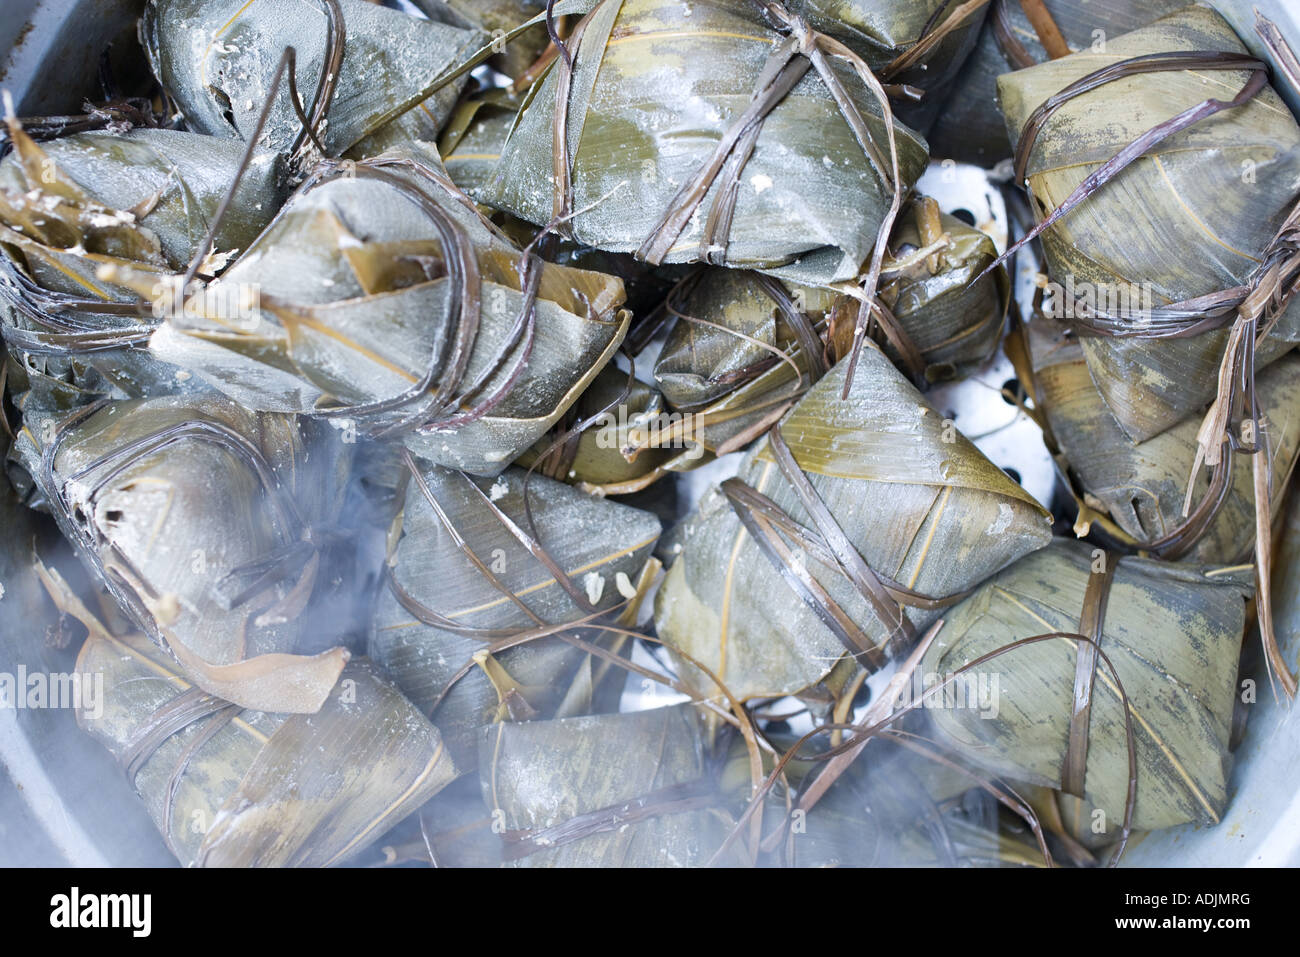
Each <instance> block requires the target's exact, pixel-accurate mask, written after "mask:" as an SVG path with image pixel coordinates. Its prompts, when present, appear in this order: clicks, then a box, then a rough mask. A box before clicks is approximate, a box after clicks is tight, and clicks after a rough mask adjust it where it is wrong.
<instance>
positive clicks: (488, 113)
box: [438, 90, 519, 200]
mask: <svg viewBox="0 0 1300 957" xmlns="http://www.w3.org/2000/svg"><path fill="white" fill-rule="evenodd" d="M518 115H519V102H518V100H517V98H515V97H512V96H510V95H509V94H508V93H507V92H506V91H504V90H488V91H486V92H483V93H477V94H475V95H473V96H469V97H466V98H465V99H463V100H461V101H460V102H459V103H457V104H456V109H455V110H454V111H453V112H452V114H451V118H450V119H449V120H448V121H447V126H446V128H445V129H444V130H443V131H442V136H441V137H440V138H439V139H438V152H439V153H440V154H442V162H443V164H444V165H445V166H446V168H447V174H448V175H449V176H450V177H451V180H452V182H453V183H455V184H456V185H457V186H459V187H460V188H461V189H463V190H464V191H465V194H466V195H467V196H469V197H470V198H471V199H474V200H477V199H478V198H479V197H480V196H481V195H482V194H483V190H484V189H485V188H486V187H487V185H488V183H490V182H491V180H492V176H493V174H494V173H495V172H496V168H497V162H498V161H499V160H500V159H501V147H502V146H504V145H505V142H506V137H507V136H509V135H510V127H511V126H513V125H514V121H515V117H516V116H518Z"/></svg>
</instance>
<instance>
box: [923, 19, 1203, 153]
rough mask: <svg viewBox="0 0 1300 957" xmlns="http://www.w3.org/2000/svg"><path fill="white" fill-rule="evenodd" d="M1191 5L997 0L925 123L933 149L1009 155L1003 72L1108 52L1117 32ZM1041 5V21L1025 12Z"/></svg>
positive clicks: (1119, 32) (931, 150) (1122, 31)
mask: <svg viewBox="0 0 1300 957" xmlns="http://www.w3.org/2000/svg"><path fill="white" fill-rule="evenodd" d="M1187 5H1188V0H1088V2H1087V3H1079V2H1078V0H1026V2H1024V3H1020V2H1018V0H993V2H992V3H990V4H989V7H990V11H989V15H988V18H987V19H986V20H985V21H984V26H983V29H981V30H980V33H979V38H978V40H977V41H976V44H975V50H974V52H973V53H971V54H970V56H969V58H968V59H967V60H965V62H964V63H963V64H962V67H961V71H960V73H959V74H958V76H957V79H956V81H955V82H954V83H952V84H950V89H951V92H950V94H949V95H948V96H947V98H946V99H945V100H944V101H943V103H942V109H941V110H940V112H939V116H938V119H937V120H936V121H935V122H934V123H933V124H932V125H931V126H930V127H928V128H926V129H925V130H924V132H925V133H926V138H927V139H928V140H929V142H930V153H931V155H932V156H935V157H937V158H944V159H954V160H956V161H957V162H959V163H974V164H976V165H978V166H983V167H986V168H988V167H993V166H996V165H997V164H998V163H999V162H1001V161H1002V160H1004V159H1009V158H1010V157H1011V151H1012V146H1013V144H1012V143H1011V142H1009V141H1008V140H1007V128H1006V124H1005V123H1004V122H1003V120H1002V114H1001V113H1000V112H999V111H998V107H997V99H996V97H997V84H998V76H999V75H1000V74H1003V73H1009V72H1011V71H1012V70H1021V69H1024V68H1025V67H1028V66H1033V65H1034V64H1035V63H1042V62H1043V61H1044V60H1048V59H1059V58H1060V57H1063V56H1068V55H1069V54H1070V53H1075V52H1078V51H1081V50H1082V51H1092V52H1095V53H1102V52H1105V50H1106V44H1107V43H1108V42H1109V40H1110V39H1111V38H1113V37H1117V36H1119V35H1120V34H1123V33H1128V32H1130V31H1132V30H1136V29H1137V28H1138V27H1143V26H1146V25H1147V24H1148V23H1151V22H1153V21H1155V20H1159V19H1160V18H1161V17H1163V16H1165V15H1166V14H1170V13H1173V12H1174V11H1175V10H1181V9H1182V8H1183V7H1185V6H1187ZM1035 7H1037V8H1040V10H1041V11H1042V12H1039V11H1037V10H1036V11H1035V14H1034V17H1035V20H1036V21H1037V23H1038V26H1035V22H1034V21H1031V19H1030V17H1029V16H1028V15H1027V13H1026V12H1025V11H1026V9H1032V8H1035ZM1044 13H1045V14H1046V16H1045V17H1043V14H1044ZM1044 40H1046V45H1047V46H1046V48H1045V46H1044ZM1049 48H1050V52H1049Z"/></svg>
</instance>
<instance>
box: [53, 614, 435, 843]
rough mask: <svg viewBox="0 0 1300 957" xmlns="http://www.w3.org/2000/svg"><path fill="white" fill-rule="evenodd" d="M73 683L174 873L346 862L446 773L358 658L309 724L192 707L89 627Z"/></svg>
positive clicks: (130, 649)
mask: <svg viewBox="0 0 1300 957" xmlns="http://www.w3.org/2000/svg"><path fill="white" fill-rule="evenodd" d="M92 625H93V622H92ZM77 670H78V671H79V672H80V673H82V674H83V675H102V676H103V689H104V691H103V709H102V714H92V713H90V712H88V711H86V710H84V709H83V711H82V712H81V713H79V715H78V720H79V722H80V723H81V726H82V727H83V728H84V729H85V730H86V731H87V732H89V733H90V734H91V735H93V736H94V737H95V738H96V739H97V740H98V741H99V742H100V743H101V744H103V745H104V746H105V747H106V748H108V750H109V751H110V752H111V753H112V754H113V755H114V757H116V758H117V759H118V762H119V763H120V764H121V766H122V768H123V769H124V770H125V772H126V774H127V777H128V779H129V780H130V782H131V783H132V784H133V785H134V787H135V789H136V793H138V794H139V795H140V798H141V800H143V801H144V803H145V806H146V808H147V810H148V811H149V814H150V816H151V817H152V818H153V820H154V823H155V824H156V825H157V827H158V829H159V831H161V832H162V835H163V838H164V839H165V840H166V842H167V846H168V847H169V848H170V849H171V851H172V853H173V854H175V855H176V857H177V859H178V860H179V861H180V862H181V864H182V865H185V866H199V867H324V866H328V865H331V864H337V863H342V862H345V861H347V860H348V859H349V858H351V857H352V856H353V855H355V854H356V853H357V852H358V851H361V850H363V849H364V848H365V847H366V846H367V845H368V844H369V843H370V842H371V841H373V840H375V839H376V838H378V837H379V836H380V835H382V834H383V833H384V832H385V831H386V830H388V829H389V828H390V827H391V826H392V825H394V824H396V823H397V822H398V821H400V820H401V819H402V818H403V817H405V816H406V815H407V814H409V813H411V812H412V811H414V810H415V809H416V808H418V807H419V806H420V805H421V804H422V803H424V802H425V801H427V800H428V799H429V798H430V797H432V796H433V795H434V794H436V793H437V792H438V791H439V790H441V789H442V788H443V787H445V786H446V785H447V784H448V783H450V782H451V781H452V780H453V779H454V778H455V777H456V776H457V773H458V772H457V770H456V767H455V764H454V763H453V762H452V759H451V757H450V755H448V754H447V752H446V749H445V748H444V747H443V743H442V739H441V737H440V736H439V734H438V729H437V728H435V727H434V726H433V725H432V724H430V723H429V721H428V720H427V719H426V718H425V717H424V716H423V715H422V714H420V712H419V711H418V710H416V709H415V708H414V707H413V706H412V705H411V703H410V702H409V701H407V700H406V699H405V698H403V697H402V695H401V694H400V693H399V692H398V691H397V689H396V688H394V687H393V686H392V684H391V683H390V682H388V681H387V680H386V679H384V678H383V677H382V676H381V675H380V674H379V672H378V670H377V669H376V668H374V667H373V666H372V665H371V664H370V663H369V662H367V661H365V660H364V659H358V660H356V661H353V662H351V663H349V664H348V666H347V668H345V669H344V671H343V676H342V679H341V680H340V681H339V683H338V685H337V687H336V688H335V689H334V690H333V692H332V693H331V694H330V695H329V697H328V699H327V700H326V701H325V702H324V704H323V706H322V707H321V709H320V710H319V711H318V712H317V713H316V714H311V715H305V714H278V713H274V712H262V711H256V710H250V709H244V708H241V707H239V706H238V705H233V704H230V703H229V702H226V701H223V700H221V699H219V698H215V697H213V696H211V695H208V694H204V693H203V692H201V691H199V689H197V688H195V687H193V686H192V685H191V684H190V683H189V681H188V680H187V679H186V677H185V676H184V675H183V674H182V673H181V672H179V671H178V670H177V669H176V666H175V663H174V662H172V661H171V660H169V659H168V658H167V657H165V656H164V655H162V654H161V653H160V652H159V651H158V649H157V648H155V647H154V646H153V645H151V644H150V643H149V642H148V641H147V640H146V639H145V638H144V637H143V636H140V635H128V636H121V637H119V636H115V635H112V634H109V633H108V632H107V631H104V630H102V629H100V628H96V627H92V630H91V634H90V637H89V638H88V639H87V640H86V643H85V645H84V646H83V648H82V650H81V655H80V657H79V658H78V659H77Z"/></svg>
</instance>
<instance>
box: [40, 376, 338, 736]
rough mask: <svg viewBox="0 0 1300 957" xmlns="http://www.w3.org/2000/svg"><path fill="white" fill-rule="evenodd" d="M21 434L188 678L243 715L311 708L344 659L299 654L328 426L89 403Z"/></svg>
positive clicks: (80, 531)
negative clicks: (242, 709) (243, 711)
mask: <svg viewBox="0 0 1300 957" xmlns="http://www.w3.org/2000/svg"><path fill="white" fill-rule="evenodd" d="M23 435H24V438H25V439H26V440H27V442H28V444H27V446H26V450H27V453H26V456H25V464H26V466H27V468H28V469H29V471H30V472H31V473H32V475H33V477H34V478H35V480H36V482H37V483H38V484H39V485H40V486H41V488H42V491H43V493H44V497H45V500H46V501H47V502H48V503H49V505H50V509H51V511H52V512H53V513H54V516H55V518H56V519H57V521H58V523H59V527H60V529H61V530H62V531H63V533H64V535H65V536H66V537H67V538H68V539H69V540H70V541H71V542H72V543H73V544H74V546H75V547H76V548H77V551H78V553H79V555H80V557H81V559H82V561H83V562H84V563H85V564H86V565H87V567H88V568H89V569H90V571H91V573H92V574H93V575H94V577H95V579H96V580H97V582H98V583H99V584H100V585H102V586H103V587H104V588H106V589H107V590H108V591H109V593H110V594H111V595H112V596H113V597H114V598H115V599H116V600H117V603H118V604H119V605H120V606H121V608H122V610H123V611H124V612H126V613H127V614H128V615H130V616H131V617H132V618H133V619H134V620H135V622H136V623H137V624H138V625H139V627H140V628H142V629H143V630H144V631H145V632H146V634H148V636H149V637H150V638H152V639H153V640H154V641H155V642H156V643H157V644H158V645H159V647H161V648H162V649H164V650H165V651H166V652H168V653H169V654H170V655H171V656H172V657H173V658H174V659H175V660H176V661H177V663H178V664H179V665H180V666H181V668H182V670H183V671H184V673H185V674H186V675H187V676H188V677H189V679H190V680H191V681H193V682H194V683H195V684H197V685H198V686H199V687H201V688H203V690H204V691H206V692H208V693H210V694H213V695H217V696H220V697H222V698H225V699H227V700H229V701H232V702H234V703H236V704H238V705H240V706H242V707H248V708H256V709H259V710H271V711H279V712H307V713H310V712H314V711H316V710H317V709H318V708H320V706H321V703H322V702H323V701H324V699H325V697H326V695H327V694H328V693H329V691H330V689H331V688H332V687H333V686H334V683H335V681H336V680H337V678H338V676H339V673H340V671H341V670H342V669H343V666H344V665H345V664H346V662H347V660H348V653H347V651H346V650H345V649H344V648H342V647H334V648H331V649H329V650H327V651H323V652H320V653H318V654H312V655H306V654H296V653H294V652H295V650H296V649H297V647H298V646H299V644H300V642H301V641H302V639H303V638H304V636H305V635H304V633H305V632H307V631H310V630H311V627H312V624H313V623H312V622H310V621H309V616H308V615H306V614H304V613H305V612H306V611H307V610H308V609H309V607H310V601H311V598H312V596H313V594H314V593H317V590H318V588H320V587H323V586H324V584H325V583H323V582H322V581H321V580H320V579H322V578H324V577H326V576H325V574H324V572H322V571H321V568H322V563H323V561H324V559H323V556H322V549H323V547H324V534H323V533H324V531H325V529H326V527H327V526H329V525H331V524H332V523H334V522H335V521H336V519H337V516H338V512H339V509H340V507H341V505H342V501H343V489H344V483H345V482H346V479H347V475H348V468H349V463H350V459H351V452H350V448H349V446H348V445H347V444H346V442H345V441H344V437H343V436H342V435H341V434H340V433H339V432H338V431H337V430H334V429H331V428H330V427H329V426H328V425H324V424H320V423H313V422H311V421H309V420H298V419H296V418H294V417H292V416H284V415H275V414H266V413H262V414H258V413H252V412H248V411H246V410H244V409H242V408H240V407H239V406H237V405H235V404H234V403H233V402H230V401H229V400H227V399H225V398H224V397H222V396H220V395H217V394H214V393H209V394H207V395H201V396H191V397H180V396H176V397H165V398H158V399H147V400H124V401H121V402H115V403H103V402H101V403H96V404H94V405H90V406H86V407H84V408H82V409H79V410H77V411H75V412H73V413H72V414H70V415H69V416H67V417H65V418H63V419H61V420H58V421H48V422H36V421H29V422H28V423H26V428H25V429H24V433H23ZM314 624H315V625H316V626H320V625H321V624H322V623H320V622H316V623H314ZM312 637H314V636H312ZM328 637H333V638H335V639H336V640H337V639H338V638H340V637H341V636H339V635H333V636H328Z"/></svg>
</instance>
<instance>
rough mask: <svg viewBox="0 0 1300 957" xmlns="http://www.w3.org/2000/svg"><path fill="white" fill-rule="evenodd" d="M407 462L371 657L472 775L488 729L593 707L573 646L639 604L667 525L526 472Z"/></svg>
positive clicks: (585, 666) (584, 665) (587, 676)
mask: <svg viewBox="0 0 1300 957" xmlns="http://www.w3.org/2000/svg"><path fill="white" fill-rule="evenodd" d="M411 465H412V466H413V467H414V469H415V471H413V473H412V476H411V478H412V481H411V483H410V484H409V485H408V486H407V488H406V500H405V508H404V510H403V513H402V514H401V515H400V516H399V517H398V520H397V522H395V523H394V529H393V534H392V536H391V537H390V543H391V544H390V555H389V559H388V564H389V583H388V584H389V587H388V588H387V590H386V591H385V592H384V593H383V594H381V596H380V598H379V602H378V607H377V608H376V612H375V618H374V625H373V630H372V632H371V635H370V645H369V654H370V656H371V657H372V658H373V659H374V660H375V661H376V662H378V663H379V664H380V665H382V666H383V667H384V669H385V670H386V671H387V672H388V674H390V675H391V676H392V678H393V680H394V681H396V682H397V685H398V687H399V688H401V689H402V691H403V692H404V693H405V694H406V695H407V696H408V697H409V698H410V699H411V700H412V701H413V702H415V704H416V705H417V706H418V707H419V708H420V709H421V710H422V711H424V712H425V713H426V714H430V715H431V717H432V719H433V720H434V721H435V722H437V724H438V727H439V728H441V729H442V731H443V733H444V734H445V735H446V739H447V746H448V747H449V748H450V749H451V753H452V754H453V755H454V756H455V758H456V762H457V764H458V765H460V766H462V767H471V766H473V762H474V757H473V756H474V753H475V748H476V747H477V743H476V742H477V738H476V736H475V735H476V732H477V728H478V727H480V726H481V725H484V724H487V723H490V722H492V721H494V720H496V719H497V718H498V716H500V715H502V714H510V715H513V716H515V717H516V718H517V719H521V720H522V719H523V718H526V717H533V716H538V715H540V716H547V715H549V714H552V713H554V712H555V710H556V709H557V708H558V707H560V706H562V705H564V706H566V707H567V706H568V705H566V697H572V698H573V700H575V701H582V700H586V699H587V698H589V696H590V693H591V687H592V681H593V679H592V678H591V671H590V668H591V663H590V662H587V661H586V658H587V653H586V652H584V651H583V650H581V649H579V648H576V647H574V646H573V645H572V644H570V643H569V642H567V641H566V640H565V636H568V635H576V634H578V633H579V632H580V630H581V629H580V625H581V624H582V623H583V622H585V621H590V620H591V619H592V618H593V617H594V616H595V615H597V614H599V613H603V612H609V611H611V610H612V609H614V608H615V607H616V606H618V605H620V604H627V603H628V602H629V601H630V600H632V599H634V598H635V597H636V596H637V594H638V591H639V588H640V584H641V575H642V569H643V568H644V567H645V566H646V564H647V560H648V559H649V556H650V552H651V550H652V549H653V548H654V544H655V541H656V540H657V539H658V537H659V521H658V519H656V518H655V517H654V516H653V515H651V514H649V513H648V512H642V511H640V510H638V509H634V508H630V507H628V506H626V505H620V504H618V503H616V502H611V501H606V500H604V499H601V498H597V497H593V496H590V495H587V494H585V493H583V492H580V491H578V490H577V489H574V488H572V487H570V486H568V485H564V484H563V483H560V482H556V481H553V480H551V479H548V478H544V477H542V476H538V475H532V476H528V474H527V473H526V472H524V471H523V470H522V469H518V468H511V469H508V470H506V471H505V472H504V473H502V474H501V475H500V476H498V477H497V478H496V479H475V478H471V477H470V476H468V475H465V474H464V473H461V472H453V471H451V470H448V469H442V468H438V467H436V466H428V465H424V464H422V463H421V464H419V465H418V466H417V465H416V464H415V463H414V461H412V463H411ZM525 482H527V484H526V485H525ZM525 497H526V501H525ZM567 623H574V624H575V628H574V629H572V630H569V631H565V632H562V633H559V634H557V633H555V632H557V631H558V629H556V628H554V626H560V625H564V624H567ZM548 629H551V631H550V633H547V630H548ZM529 632H538V633H539V634H540V635H541V636H540V637H537V638H536V639H535V640H527V641H522V640H521V641H519V642H517V643H516V642H514V641H512V639H515V638H518V637H519V636H524V635H525V634H526V633H529ZM597 636H598V637H599V633H597ZM595 664H596V667H597V668H599V669H601V670H602V671H608V670H609V668H608V666H609V662H596V663H595Z"/></svg>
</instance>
